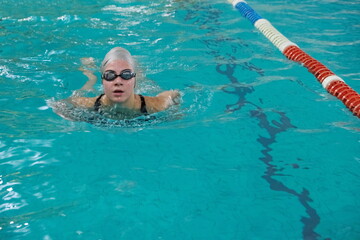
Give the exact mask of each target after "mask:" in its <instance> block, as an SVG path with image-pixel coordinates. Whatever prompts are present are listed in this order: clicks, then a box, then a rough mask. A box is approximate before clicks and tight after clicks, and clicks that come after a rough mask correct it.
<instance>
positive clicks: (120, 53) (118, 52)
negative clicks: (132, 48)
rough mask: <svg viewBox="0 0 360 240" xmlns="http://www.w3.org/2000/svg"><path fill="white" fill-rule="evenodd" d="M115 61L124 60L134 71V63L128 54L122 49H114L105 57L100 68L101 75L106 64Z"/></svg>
mask: <svg viewBox="0 0 360 240" xmlns="http://www.w3.org/2000/svg"><path fill="white" fill-rule="evenodd" d="M115 60H124V61H126V62H128V63H129V64H130V65H131V67H132V70H133V71H134V70H135V69H134V68H135V61H134V58H133V57H132V56H131V54H130V52H129V51H128V50H126V49H125V48H122V47H114V48H113V49H111V50H110V51H109V52H108V53H107V54H106V55H105V57H104V60H103V61H102V63H101V67H100V71H101V73H103V72H104V69H105V67H106V65H107V64H109V63H110V62H112V61H115Z"/></svg>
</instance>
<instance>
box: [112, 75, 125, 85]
mask: <svg viewBox="0 0 360 240" xmlns="http://www.w3.org/2000/svg"><path fill="white" fill-rule="evenodd" d="M123 81H124V79H122V78H121V77H120V76H117V77H116V78H115V79H114V83H115V85H123Z"/></svg>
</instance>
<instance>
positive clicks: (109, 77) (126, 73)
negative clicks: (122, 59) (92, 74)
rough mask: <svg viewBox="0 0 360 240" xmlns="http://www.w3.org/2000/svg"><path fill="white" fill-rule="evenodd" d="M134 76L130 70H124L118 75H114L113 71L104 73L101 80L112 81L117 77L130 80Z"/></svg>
mask: <svg viewBox="0 0 360 240" xmlns="http://www.w3.org/2000/svg"><path fill="white" fill-rule="evenodd" d="M135 76H136V73H134V72H132V71H131V70H130V69H125V70H122V71H121V72H120V74H119V75H117V74H116V72H115V71H113V70H108V71H105V72H104V73H103V74H102V76H101V77H102V79H105V80H106V81H114V80H115V79H116V78H117V77H121V78H122V79H124V80H130V79H132V78H133V77H135Z"/></svg>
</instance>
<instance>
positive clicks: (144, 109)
mask: <svg viewBox="0 0 360 240" xmlns="http://www.w3.org/2000/svg"><path fill="white" fill-rule="evenodd" d="M139 97H140V100H141V107H140V112H141V113H143V114H144V115H147V114H148V111H147V109H146V102H145V98H144V96H143V95H140V94H139Z"/></svg>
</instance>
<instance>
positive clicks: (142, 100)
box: [94, 94, 149, 115]
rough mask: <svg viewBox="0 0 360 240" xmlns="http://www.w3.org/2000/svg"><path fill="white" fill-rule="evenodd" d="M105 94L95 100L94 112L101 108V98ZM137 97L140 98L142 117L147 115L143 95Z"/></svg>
mask: <svg viewBox="0 0 360 240" xmlns="http://www.w3.org/2000/svg"><path fill="white" fill-rule="evenodd" d="M104 95H105V94H101V95H100V96H99V97H98V98H97V99H96V100H95V103H94V110H95V111H96V112H99V109H100V106H101V101H100V100H101V97H102V96H104ZM139 97H140V101H141V107H140V112H141V113H142V114H144V115H148V114H149V113H148V111H147V110H146V102H145V98H144V96H143V95H140V94H139Z"/></svg>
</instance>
